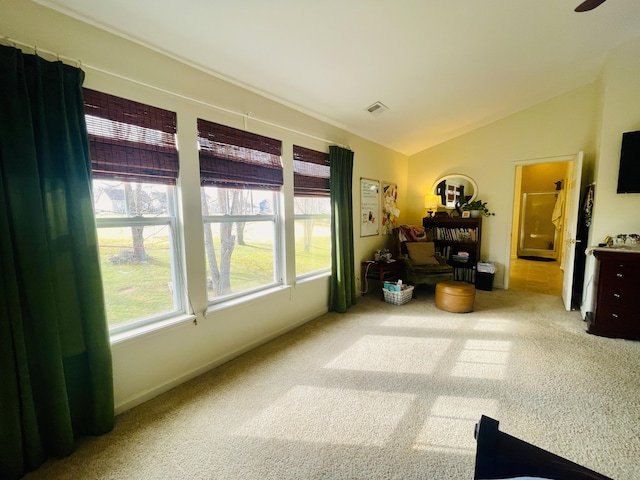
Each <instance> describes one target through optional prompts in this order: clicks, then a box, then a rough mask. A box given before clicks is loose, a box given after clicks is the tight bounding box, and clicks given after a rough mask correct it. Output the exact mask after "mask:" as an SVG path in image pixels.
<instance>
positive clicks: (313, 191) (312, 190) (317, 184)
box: [293, 145, 330, 197]
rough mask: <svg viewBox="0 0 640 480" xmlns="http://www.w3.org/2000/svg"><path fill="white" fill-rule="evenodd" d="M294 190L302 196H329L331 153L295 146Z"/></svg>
mask: <svg viewBox="0 0 640 480" xmlns="http://www.w3.org/2000/svg"><path fill="white" fill-rule="evenodd" d="M293 192H294V195H297V196H302V197H329V196H330V189H329V154H328V153H322V152H318V151H316V150H311V149H309V148H304V147H299V146H297V145H294V146H293Z"/></svg>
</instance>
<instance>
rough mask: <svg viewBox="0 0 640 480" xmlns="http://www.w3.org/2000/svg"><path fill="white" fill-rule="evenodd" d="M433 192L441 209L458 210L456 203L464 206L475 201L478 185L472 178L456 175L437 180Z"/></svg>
mask: <svg viewBox="0 0 640 480" xmlns="http://www.w3.org/2000/svg"><path fill="white" fill-rule="evenodd" d="M431 192H432V193H433V195H437V196H438V198H439V199H440V206H441V207H445V208H456V203H459V204H460V205H462V204H464V203H466V202H470V201H472V200H475V198H476V195H477V194H478V184H477V183H476V182H475V181H474V180H473V178H471V177H467V176H466V175H461V174H457V173H454V174H452V175H445V176H444V177H441V178H439V179H438V180H436V182H435V183H434V184H433V187H432V188H431Z"/></svg>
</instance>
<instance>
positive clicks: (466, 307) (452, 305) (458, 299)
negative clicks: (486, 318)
mask: <svg viewBox="0 0 640 480" xmlns="http://www.w3.org/2000/svg"><path fill="white" fill-rule="evenodd" d="M475 298H476V287H474V286H473V285H471V284H470V283H466V282H456V281H453V280H451V281H448V282H438V283H437V284H436V307H438V308H439V309H440V310H444V311H446V312H452V313H467V312H471V311H473V302H474V300H475Z"/></svg>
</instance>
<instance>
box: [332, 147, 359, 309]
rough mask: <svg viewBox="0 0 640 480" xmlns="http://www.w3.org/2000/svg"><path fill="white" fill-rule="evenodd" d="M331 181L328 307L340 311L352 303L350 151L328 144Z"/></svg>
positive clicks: (353, 270) (353, 283)
mask: <svg viewBox="0 0 640 480" xmlns="http://www.w3.org/2000/svg"><path fill="white" fill-rule="evenodd" d="M329 163H330V167H329V168H330V185H331V280H330V285H329V311H335V312H340V313H344V312H346V311H347V309H348V308H349V307H351V306H352V305H355V303H356V276H355V267H354V256H355V255H354V251H353V190H352V185H353V180H352V176H353V152H352V151H351V150H346V149H344V148H340V147H337V146H330V147H329Z"/></svg>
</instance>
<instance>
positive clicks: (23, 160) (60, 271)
mask: <svg viewBox="0 0 640 480" xmlns="http://www.w3.org/2000/svg"><path fill="white" fill-rule="evenodd" d="M83 80H84V73H83V72H82V71H81V70H79V69H77V68H74V67H71V66H68V65H64V64H62V63H61V62H48V61H46V60H44V59H42V58H39V57H37V56H34V55H25V54H23V53H22V52H21V51H20V50H18V49H15V48H11V47H4V46H0V92H1V93H0V478H3V479H13V478H19V477H21V476H22V475H23V474H24V473H25V472H26V471H29V470H32V469H34V468H36V467H37V466H38V465H40V464H41V463H42V462H43V461H44V460H45V459H46V458H47V457H50V456H55V457H60V456H64V455H68V454H69V453H71V452H72V451H73V449H74V438H75V437H76V436H77V435H81V434H100V433H104V432H107V431H109V430H110V429H111V428H112V427H113V422H114V413H113V379H112V366H111V351H110V345H109V335H108V329H107V324H106V315H105V307H104V297H103V291H102V280H101V277H100V263H99V256H98V245H97V233H96V227H95V218H94V216H93V207H92V201H91V163H90V160H89V149H88V141H87V133H86V126H85V121H84V106H83V102H82V82H83Z"/></svg>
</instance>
